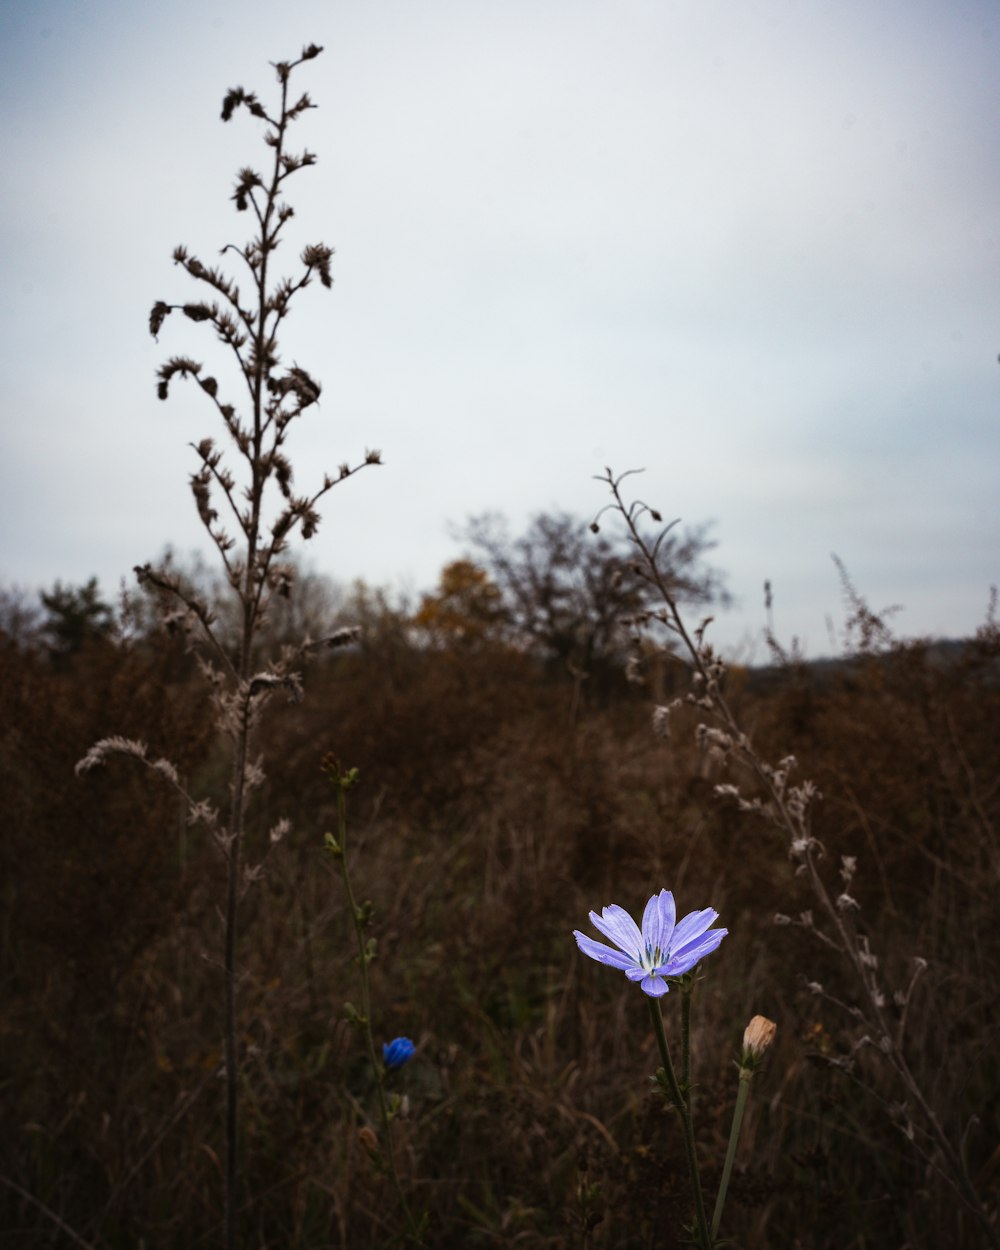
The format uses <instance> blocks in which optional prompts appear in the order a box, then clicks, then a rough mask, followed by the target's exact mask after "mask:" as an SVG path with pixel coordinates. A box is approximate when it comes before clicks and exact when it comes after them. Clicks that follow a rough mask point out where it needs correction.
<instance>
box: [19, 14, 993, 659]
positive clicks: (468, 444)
mask: <svg viewBox="0 0 1000 1250" xmlns="http://www.w3.org/2000/svg"><path fill="white" fill-rule="evenodd" d="M312 41H315V42H317V43H320V44H322V45H324V47H325V52H324V53H323V55H322V56H321V57H320V58H319V59H318V60H315V61H312V62H310V63H308V64H307V65H304V66H302V67H301V69H299V70H298V71H297V72H296V77H295V79H294V82H295V84H297V86H298V87H299V88H301V89H304V90H308V91H309V93H310V95H311V96H312V98H313V100H314V101H315V103H316V104H317V105H318V106H319V107H318V109H317V110H315V111H313V112H311V113H309V114H307V115H306V116H305V118H304V119H303V120H302V121H301V122H300V123H298V126H297V133H296V136H295V138H294V140H293V146H294V147H301V146H304V145H307V146H308V147H309V148H311V149H312V150H313V151H315V152H317V153H318V156H319V163H318V165H317V166H316V168H315V169H310V170H306V171H304V172H302V173H301V174H299V175H297V176H296V177H295V178H294V179H292V180H291V181H290V183H289V199H290V200H291V202H292V203H293V205H294V207H295V210H296V217H295V218H294V220H293V221H292V222H291V223H289V232H288V235H287V239H288V242H287V243H286V245H285V248H284V249H283V250H282V252H280V253H279V256H281V257H282V258H283V260H284V262H285V266H286V271H287V272H289V273H291V272H292V271H293V269H294V263H295V258H296V256H297V253H298V251H299V250H300V249H301V247H302V245H303V244H305V243H307V242H317V241H323V242H326V243H328V244H330V245H332V246H334V247H335V248H336V256H335V258H334V277H335V285H334V289H333V291H332V292H327V291H324V290H323V289H322V288H321V287H320V286H319V285H318V284H317V285H315V286H314V287H310V288H309V290H308V291H306V292H305V293H304V295H302V296H301V297H299V300H298V309H297V312H296V313H295V314H293V316H292V317H291V318H290V320H289V321H288V323H286V324H287V332H286V335H285V338H284V339H283V351H284V359H286V360H287V361H288V362H291V361H293V360H294V361H296V362H298V363H299V364H301V365H303V366H304V367H305V368H307V369H308V370H309V371H310V372H311V373H312V374H313V375H314V376H316V377H317V378H318V379H319V380H320V381H321V382H322V383H323V388H324V389H323V399H322V405H321V408H320V409H319V410H318V411H317V410H315V409H312V410H310V411H309V413H308V414H307V417H306V418H305V419H304V420H303V423H301V425H300V427H299V429H298V431H297V432H296V434H295V437H294V439H293V440H292V442H291V444H290V451H291V455H292V459H293V462H294V464H295V466H296V480H297V482H298V484H299V485H300V486H301V487H303V488H305V487H308V486H310V485H312V484H314V483H317V482H318V481H319V479H321V477H322V473H323V470H324V469H335V468H336V466H337V465H339V464H340V463H341V462H342V461H345V460H349V461H352V462H353V461H355V460H356V459H358V458H359V457H360V456H362V455H363V454H364V451H365V448H367V447H374V448H380V449H381V450H382V452H383V455H384V458H385V467H383V468H373V469H370V470H366V471H365V472H364V473H362V474H360V475H359V476H358V477H356V478H354V479H353V480H351V481H349V482H347V483H345V484H344V485H343V486H342V487H339V488H338V489H337V490H336V491H335V492H334V494H333V496H332V498H331V500H330V501H329V502H328V503H327V505H326V507H325V508H324V509H323V513H324V520H323V525H322V527H321V530H320V533H319V535H318V537H317V538H316V539H315V540H313V542H312V543H311V544H310V545H309V547H308V549H307V555H308V556H309V558H310V560H311V561H312V563H313V564H314V566H315V567H316V568H317V569H319V570H320V571H322V572H325V573H328V574H330V575H331V576H333V577H334V578H336V579H337V580H339V581H342V582H345V583H346V582H350V581H351V580H352V579H354V578H357V577H362V578H364V579H365V580H367V581H369V582H371V583H374V584H391V585H393V586H396V587H401V588H404V589H409V590H410V591H413V592H416V591H420V590H422V589H426V588H428V587H430V586H432V585H433V584H434V583H435V582H436V580H437V575H438V573H439V571H440V569H441V567H442V565H443V564H445V563H446V562H447V561H449V560H451V559H454V558H456V557H457V556H458V555H459V554H460V551H461V548H460V546H459V545H458V544H457V543H456V541H455V539H454V538H453V537H452V536H451V535H450V533H449V525H454V524H459V525H460V524H461V523H462V522H463V521H464V520H465V519H466V518H467V517H468V516H469V515H470V514H472V513H478V512H482V511H484V510H487V509H496V510H499V511H501V512H504V513H506V514H507V516H508V517H509V518H510V521H511V523H512V525H513V527H514V528H515V529H516V528H518V527H520V526H521V525H523V524H524V523H525V521H526V520H527V518H528V517H529V516H530V515H531V514H533V513H535V512H538V511H546V510H556V509H558V510H567V511H570V512H573V513H576V514H579V515H580V516H581V517H585V518H589V517H590V516H591V515H592V514H593V513H594V512H596V511H597V509H598V508H600V507H601V506H602V505H603V504H604V502H605V495H604V493H603V492H602V488H601V487H600V485H599V483H597V482H596V481H594V480H593V475H594V474H597V473H600V472H601V471H602V470H603V468H604V466H605V465H610V466H612V467H613V468H614V469H616V470H619V471H620V470H624V469H627V468H637V467H641V466H644V467H645V468H646V474H645V477H644V478H643V479H642V481H641V492H642V494H643V496H644V497H645V498H646V499H647V500H648V501H649V502H650V503H652V504H654V505H655V506H657V507H658V508H660V510H661V511H662V512H663V513H665V514H666V515H668V516H670V517H674V516H679V517H681V518H682V519H683V520H684V521H685V522H687V523H690V524H697V523H701V522H706V521H711V522H713V523H714V528H713V533H714V536H715V538H716V539H717V541H718V547H717V549H716V551H715V552H714V553H713V558H714V563H715V564H716V565H717V566H718V567H719V568H720V569H722V570H723V571H724V572H725V573H726V574H727V576H728V580H729V586H730V589H731V590H732V592H733V594H734V596H735V598H736V608H735V609H734V610H733V611H732V612H730V613H728V614H726V615H725V616H723V617H721V618H720V620H719V623H718V625H717V626H716V627H715V629H716V633H715V637H716V640H717V641H719V642H721V643H724V644H726V645H728V646H731V647H735V646H740V645H741V644H742V645H744V646H745V647H752V644H753V639H754V638H756V637H757V636H758V635H759V631H760V629H761V627H762V625H763V624H764V620H765V616H764V610H763V603H762V592H761V587H762V583H763V582H764V580H765V579H770V581H771V583H772V585H773V587H774V595H775V602H774V615H775V625H776V628H777V631H778V633H779V635H780V636H782V637H783V638H784V639H785V640H786V641H788V640H789V639H790V638H791V637H792V636H793V635H795V636H797V637H798V638H799V639H800V640H801V641H802V643H803V644H804V646H805V649H806V651H807V653H808V654H810V655H814V656H815V655H820V654H824V653H828V652H829V651H830V650H831V642H830V637H829V634H828V628H827V623H826V622H827V619H828V618H832V619H833V620H834V621H835V622H837V623H838V624H839V622H841V621H842V619H843V614H842V610H841V598H840V589H839V583H838V578H837V573H836V569H835V567H834V565H833V563H832V561H831V559H830V555H831V553H832V552H835V553H837V554H838V555H839V556H840V557H841V558H842V559H843V561H844V562H845V564H846V565H847V567H848V569H849V570H850V572H851V575H852V577H853V578H854V580H855V582H856V583H857V585H858V586H859V588H860V589H861V590H862V591H863V592H864V593H865V594H866V595H867V596H868V597H869V598H870V600H871V602H872V604H873V606H875V607H876V608H879V607H882V606H884V605H886V604H890V603H894V604H895V603H898V604H902V605H903V606H904V608H905V611H903V612H902V613H900V614H899V615H898V616H897V617H896V618H895V623H896V626H897V628H898V629H899V630H900V632H902V633H904V634H906V635H921V634H930V635H936V636H942V635H944V636H959V635H963V634H968V633H969V632H971V631H973V630H974V629H975V628H976V626H977V625H978V624H979V623H980V622H981V621H982V619H983V616H984V613H985V608H986V604H987V601H988V596H989V588H990V585H991V584H993V583H996V582H997V581H1000V486H998V483H1000V474H998V469H1000V419H998V417H1000V364H998V360H997V357H998V352H1000V5H998V4H997V0H981V2H975V0H949V3H943V2H942V0H899V2H897V0H838V2H837V3H831V2H829V0H822V2H819V0H815V2H812V0H798V2H787V0H740V2H739V3H737V2H736V0H728V2H726V3H723V2H722V0H718V2H712V0H698V2H697V3H696V2H695V0H686V2H684V3H681V2H680V0H647V2H642V0H615V2H614V3H612V2H611V0H571V2H570V0H567V2H563V0H504V2H503V3H501V2H500V0H493V2H491V3H486V2H479V0H462V2H459V0H452V2H448V0H420V2H419V3H418V2H414V0H339V2H338V0H323V2H322V3H311V2H309V0H284V2H283V3H281V4H274V5H267V4H263V3H259V2H258V0H232V2H230V0H199V3H197V4H195V3H191V2H190V0H172V3H171V4H169V5H139V4H135V3H123V2H122V0H117V2H113V0H7V3H4V4H3V5H2V6H0V104H2V108H3V116H4V119H5V120H4V151H5V156H4V177H3V179H2V182H0V254H2V263H3V275H4V282H3V290H4V293H5V298H4V300H3V304H2V310H0V317H2V320H3V326H2V333H0V362H2V363H0V413H2V425H0V526H2V534H3V547H2V552H0V582H2V583H3V584H5V585H8V586H9V585H10V584H11V583H18V584H20V585H21V586H32V587H33V586H49V585H51V584H52V583H53V582H54V581H55V580H56V579H57V578H60V579H62V580H63V581H64V582H71V583H79V582H82V581H85V580H86V579H87V578H88V577H90V576H91V575H93V574H96V575H97V576H98V577H99V578H100V581H101V584H102V587H103V588H104V590H105V592H106V594H108V595H109V596H111V595H113V594H114V593H115V591H116V588H117V586H118V583H119V581H120V579H121V577H123V576H128V577H129V578H131V572H130V570H131V569H132V566H133V565H135V564H136V563H140V562H144V561H146V560H149V559H153V558H155V557H156V556H157V555H158V554H159V553H160V552H161V551H162V550H163V549H164V547H165V546H166V545H167V544H168V543H170V544H173V546H174V547H175V548H177V549H178V550H180V551H182V552H187V551H192V550H195V549H201V550H204V551H207V550H208V548H207V544H206V543H205V542H204V541H203V537H202V534H201V532H200V529H199V524H198V521H197V516H196V513H195V510H194V506H193V503H192V500H191V496H190V492H189V490H188V487H187V478H188V475H189V473H190V472H191V471H192V469H193V468H194V467H195V464H196V461H195V457H194V453H193V451H192V450H191V449H190V447H189V445H188V444H189V443H190V442H191V441H192V440H194V441H197V440H199V439H200V438H202V437H204V436H205V435H209V434H211V435H218V433H219V430H218V429H217V428H216V424H217V420H218V418H217V417H216V416H214V409H212V407H211V405H210V403H209V402H208V400H207V398H206V397H205V396H204V395H202V394H201V393H200V392H199V391H198V390H197V389H196V388H194V387H191V386H183V385H177V386H176V388H175V390H174V392H172V395H171V399H170V400H169V401H168V402H167V403H166V404H164V403H160V402H159V401H158V400H157V399H156V395H155V383H154V378H155V372H156V369H157V368H158V366H159V365H160V363H161V362H162V361H163V360H164V359H165V358H166V357H167V356H169V355H174V354H183V355H190V356H193V357H195V359H198V360H203V361H205V363H206V367H207V368H208V367H210V368H211V371H212V372H215V373H217V374H219V376H220V378H221V377H222V376H223V374H222V372H221V371H220V368H221V367H220V364H219V361H220V357H219V352H220V351H221V348H219V347H218V346H217V345H216V343H215V341H214V339H213V336H212V335H211V333H210V332H208V331H206V329H205V327H204V326H198V325H195V324H193V323H191V322H189V321H185V320H184V319H182V318H178V317H174V318H171V319H170V320H168V322H167V323H166V325H165V326H164V328H163V331H162V333H161V335H160V341H159V343H156V342H154V341H153V340H152V339H151V338H150V336H149V333H148V327H147V318H148V314H149V309H150V307H151V305H152V303H153V302H154V300H156V299H164V300H166V301H168V302H171V303H179V302H183V301H185V300H190V299H196V298H200V297H201V291H200V290H199V288H198V284H196V283H194V282H193V281H192V280H191V279H189V278H187V277H186V276H185V275H184V274H183V273H182V272H181V271H180V270H178V269H175V268H174V267H173V265H172V264H171V253H172V251H173V248H174V246H175V245H177V244H178V243H181V242H183V243H185V244H187V245H188V247H189V248H190V249H191V250H192V251H193V252H195V253H197V254H198V255H200V256H201V257H202V258H203V259H205V260H206V261H209V262H214V260H215V258H216V257H217V256H218V251H219V249H220V248H221V247H222V245H223V244H225V243H227V242H237V243H242V242H244V241H245V240H246V238H247V237H248V236H249V226H250V222H249V220H248V218H247V217H246V216H242V215H237V214H236V213H235V211H234V209H233V205H232V203H231V201H230V198H229V197H230V195H231V192H232V184H233V180H234V175H235V172H236V170H237V169H238V168H239V167H240V166H242V165H246V164H254V165H258V166H259V165H262V163H263V162H264V160H265V159H266V157H265V152H266V149H265V148H264V147H263V144H262V143H261V142H260V135H261V125H260V123H257V122H255V121H254V120H253V119H251V118H250V117H249V115H248V114H246V113H245V112H243V111H241V112H240V113H239V114H237V117H236V118H235V119H234V121H233V122H231V123H230V124H229V125H224V124H223V123H222V122H221V121H220V120H219V109H220V103H221V100H222V97H223V95H224V94H225V91H226V89H227V88H229V87H231V86H234V85H236V84H241V85H243V86H244V87H246V88H247V89H248V90H250V89H253V90H256V91H257V92H258V93H259V94H260V95H261V97H262V98H264V99H265V100H267V101H268V102H271V101H274V100H275V99H276V98H277V88H276V83H275V80H274V73H273V70H272V69H271V68H270V66H269V62H270V61H274V60H278V59H291V58H293V57H295V56H297V55H298V53H299V52H300V50H301V48H302V47H303V45H304V44H305V43H308V42H312ZM233 394H234V395H235V391H234V392H233ZM744 653H745V654H747V653H748V652H747V651H744ZM758 654H759V648H758Z"/></svg>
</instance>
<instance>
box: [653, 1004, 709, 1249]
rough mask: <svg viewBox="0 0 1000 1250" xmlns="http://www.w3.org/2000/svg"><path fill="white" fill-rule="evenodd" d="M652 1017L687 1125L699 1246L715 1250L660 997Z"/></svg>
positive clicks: (670, 1083) (688, 1106) (674, 1096)
mask: <svg viewBox="0 0 1000 1250" xmlns="http://www.w3.org/2000/svg"><path fill="white" fill-rule="evenodd" d="M649 1014H650V1016H651V1017H652V1020H653V1032H654V1033H655V1034H656V1041H657V1045H658V1046H659V1048H660V1058H661V1059H662V1060H663V1071H664V1073H665V1075H666V1078H667V1086H668V1088H669V1090H670V1097H671V1098H672V1099H673V1101H674V1105H675V1106H676V1107H677V1110H678V1111H679V1112H680V1114H681V1123H682V1124H683V1126H684V1149H685V1151H686V1153H687V1160H688V1169H689V1171H690V1173H691V1188H692V1190H693V1191H694V1209H695V1222H696V1225H697V1230H698V1244H699V1246H700V1248H701V1250H712V1237H711V1234H710V1233H709V1230H708V1219H707V1218H706V1215H705V1199H704V1197H703V1196H702V1192H701V1177H700V1175H699V1173H698V1156H697V1155H696V1154H695V1148H694V1129H693V1127H692V1124H691V1104H690V1103H689V1102H688V1099H687V1097H686V1096H685V1095H684V1094H682V1093H681V1090H680V1086H679V1085H678V1084H677V1077H676V1075H675V1074H674V1065H673V1063H671V1061H670V1048H669V1047H668V1046H667V1035H666V1033H665V1032H664V1031H663V1015H662V1014H661V1012H660V1000H659V999H658V998H650V1000H649Z"/></svg>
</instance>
